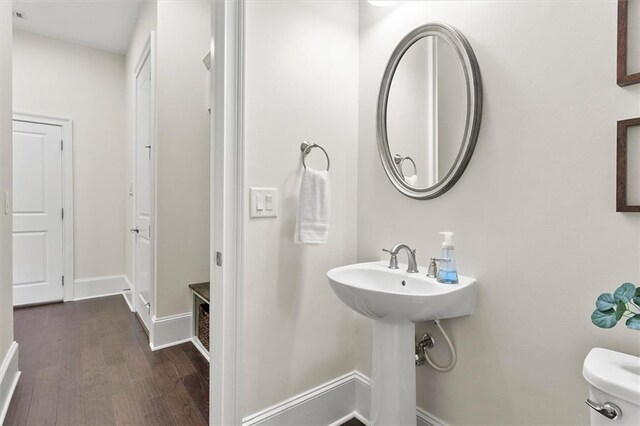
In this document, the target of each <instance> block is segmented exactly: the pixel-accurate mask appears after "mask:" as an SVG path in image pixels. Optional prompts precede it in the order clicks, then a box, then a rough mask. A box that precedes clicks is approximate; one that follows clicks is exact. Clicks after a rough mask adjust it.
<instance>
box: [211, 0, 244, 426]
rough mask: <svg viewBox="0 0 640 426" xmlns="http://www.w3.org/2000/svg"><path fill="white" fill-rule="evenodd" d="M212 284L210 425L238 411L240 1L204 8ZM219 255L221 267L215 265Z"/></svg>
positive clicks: (236, 416) (230, 420)
mask: <svg viewBox="0 0 640 426" xmlns="http://www.w3.org/2000/svg"><path fill="white" fill-rule="evenodd" d="M211 9H212V10H211V12H212V13H211V21H212V22H211V24H212V27H211V34H212V43H211V49H212V62H213V64H212V69H211V85H210V96H211V99H212V107H213V108H212V114H211V121H210V125H211V133H210V134H211V173H210V179H211V198H210V203H211V206H210V211H211V217H210V220H211V224H210V230H211V250H210V264H211V272H210V276H211V280H210V281H211V284H212V287H213V326H212V327H211V330H210V341H211V342H212V345H213V351H212V354H211V355H212V356H211V369H210V382H209V383H210V390H209V392H210V400H211V410H210V415H209V424H212V425H232V424H233V425H239V424H242V415H243V404H242V402H243V392H242V391H243V374H242V365H243V362H242V359H241V357H242V356H243V351H242V346H243V345H242V315H243V265H244V259H243V255H244V209H245V194H244V193H245V191H244V180H245V179H244V87H243V85H244V22H245V13H244V11H245V2H244V0H228V1H214V2H212V8H211ZM216 252H220V253H222V265H223V266H218V265H217V263H216Z"/></svg>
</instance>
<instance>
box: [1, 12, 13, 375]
mask: <svg viewBox="0 0 640 426" xmlns="http://www.w3.org/2000/svg"><path fill="white" fill-rule="evenodd" d="M12 24H13V23H12V15H11V1H10V0H9V1H2V2H0V173H1V174H0V193H1V194H4V193H5V192H8V193H9V194H11V190H12V185H11V182H12V180H11V179H12V157H11V146H12V142H11V141H12V128H13V125H12V115H13V112H12V111H13V107H12V105H11V104H12V96H11V92H12V78H11V74H12V64H11V62H12V60H11V49H12V41H11V40H12ZM12 244H13V229H12V215H10V214H2V215H1V216H0V362H2V360H4V359H5V356H6V354H7V351H8V350H9V347H10V345H11V343H12V342H13V279H12V273H11V270H12V267H13V265H12V262H11V259H12V257H11V252H12Z"/></svg>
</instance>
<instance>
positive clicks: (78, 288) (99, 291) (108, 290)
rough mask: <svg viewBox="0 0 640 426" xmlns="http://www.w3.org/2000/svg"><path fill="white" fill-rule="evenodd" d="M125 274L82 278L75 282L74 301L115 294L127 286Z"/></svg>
mask: <svg viewBox="0 0 640 426" xmlns="http://www.w3.org/2000/svg"><path fill="white" fill-rule="evenodd" d="M128 286H129V284H128V283H127V278H126V277H125V276H124V275H108V276H105V277H91V278H80V279H77V280H75V281H74V282H73V295H74V299H73V300H74V301H77V300H84V299H93V298H95V297H105V296H114V295H116V294H121V293H122V290H124V289H125V288H127V287H128Z"/></svg>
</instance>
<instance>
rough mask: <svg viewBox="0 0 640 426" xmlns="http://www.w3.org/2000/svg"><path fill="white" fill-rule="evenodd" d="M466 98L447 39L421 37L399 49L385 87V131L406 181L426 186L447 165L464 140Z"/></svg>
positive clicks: (445, 170)
mask: <svg viewBox="0 0 640 426" xmlns="http://www.w3.org/2000/svg"><path fill="white" fill-rule="evenodd" d="M467 102H468V101H467V85H466V80H465V74H464V69H463V67H462V63H461V60H460V58H459V57H458V54H457V51H456V49H455V48H454V47H453V46H452V45H451V44H450V43H449V41H448V40H446V39H445V38H443V37H436V36H427V37H423V38H421V39H419V40H418V41H416V42H415V43H414V44H413V45H412V46H411V47H410V48H409V49H408V50H407V51H406V52H405V54H404V56H403V57H402V59H401V60H400V62H399V64H398V67H397V69H396V71H395V74H394V76H393V80H392V83H391V89H390V91H389V99H388V107H387V133H388V140H389V150H390V152H391V155H392V157H393V161H394V164H395V166H396V168H397V169H398V171H399V172H400V175H401V176H402V177H403V179H404V181H405V182H406V183H407V184H409V185H410V186H412V187H415V188H428V187H431V186H434V185H435V184H437V183H438V182H439V181H440V180H442V179H443V178H444V177H445V176H446V175H447V173H449V171H450V170H451V169H452V166H453V165H454V162H455V159H456V156H457V155H458V152H459V151H460V148H461V145H462V144H463V140H464V135H465V128H466V121H467Z"/></svg>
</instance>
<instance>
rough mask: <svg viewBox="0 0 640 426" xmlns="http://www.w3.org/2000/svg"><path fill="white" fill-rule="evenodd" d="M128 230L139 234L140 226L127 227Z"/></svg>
mask: <svg viewBox="0 0 640 426" xmlns="http://www.w3.org/2000/svg"><path fill="white" fill-rule="evenodd" d="M129 231H131V232H135V233H136V234H139V233H140V228H138V227H137V226H136V227H135V228H131V229H129Z"/></svg>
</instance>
